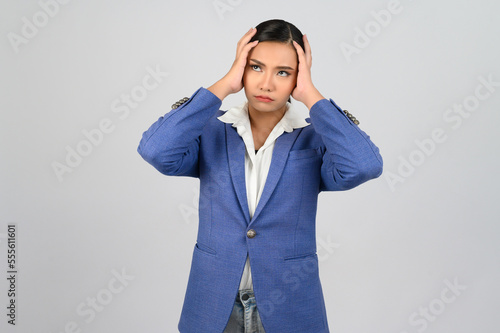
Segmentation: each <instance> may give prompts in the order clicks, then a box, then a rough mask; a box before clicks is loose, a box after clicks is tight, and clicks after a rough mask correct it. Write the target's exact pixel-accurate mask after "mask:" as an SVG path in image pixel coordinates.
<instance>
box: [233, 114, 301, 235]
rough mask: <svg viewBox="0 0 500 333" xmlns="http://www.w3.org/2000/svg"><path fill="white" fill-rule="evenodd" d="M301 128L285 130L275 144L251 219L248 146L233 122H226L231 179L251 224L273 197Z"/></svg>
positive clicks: (246, 217) (248, 222)
mask: <svg viewBox="0 0 500 333" xmlns="http://www.w3.org/2000/svg"><path fill="white" fill-rule="evenodd" d="M301 130H302V129H301V128H298V129H295V130H293V131H292V132H290V133H289V132H283V134H281V135H280V136H279V137H278V138H277V139H276V142H275V144H274V149H273V157H272V159H271V165H270V167H269V172H268V174H267V178H266V183H265V185H264V190H263V191H262V195H261V197H260V199H259V203H258V204H257V208H256V209H255V213H254V215H253V217H252V220H251V221H250V211H249V209H248V201H247V190H246V181H245V153H246V147H245V143H244V142H243V139H242V138H241V137H240V136H239V134H238V132H237V131H236V129H235V128H234V127H232V126H231V124H226V138H227V155H228V158H229V171H230V173H231V180H232V182H233V185H234V189H235V192H236V195H237V197H238V201H239V202H240V206H241V209H242V210H243V214H244V215H245V219H246V221H247V224H248V225H250V224H252V223H253V221H255V219H256V218H257V217H258V216H259V214H260V212H261V211H262V209H263V208H264V206H265V205H266V203H267V201H268V200H269V198H270V197H271V194H272V193H273V191H274V189H275V187H276V185H277V184H278V180H279V179H280V177H281V174H282V173H283V169H284V168H285V164H286V161H287V159H288V153H289V151H290V149H291V148H292V145H293V143H294V142H295V139H296V138H297V135H298V134H299V132H300V131H301Z"/></svg>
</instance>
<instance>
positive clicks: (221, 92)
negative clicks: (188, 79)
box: [207, 79, 231, 101]
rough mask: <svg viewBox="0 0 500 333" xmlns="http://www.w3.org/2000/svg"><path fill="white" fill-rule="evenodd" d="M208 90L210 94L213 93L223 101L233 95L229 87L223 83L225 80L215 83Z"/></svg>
mask: <svg viewBox="0 0 500 333" xmlns="http://www.w3.org/2000/svg"><path fill="white" fill-rule="evenodd" d="M207 89H208V90H209V91H210V92H212V93H213V94H214V95H215V96H217V97H218V98H219V99H220V100H221V101H222V100H224V98H226V97H227V96H228V95H230V94H231V92H230V91H229V88H228V85H227V84H226V83H225V82H224V81H223V79H220V80H219V81H217V82H215V83H214V84H213V85H211V86H210V87H208V88H207Z"/></svg>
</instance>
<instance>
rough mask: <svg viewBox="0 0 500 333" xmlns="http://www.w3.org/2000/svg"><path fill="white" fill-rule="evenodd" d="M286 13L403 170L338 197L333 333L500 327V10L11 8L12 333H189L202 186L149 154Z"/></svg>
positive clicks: (417, 4) (1, 228) (0, 170)
mask: <svg viewBox="0 0 500 333" xmlns="http://www.w3.org/2000/svg"><path fill="white" fill-rule="evenodd" d="M271 18H281V19H285V20H287V21H289V22H292V23H294V24H295V25H296V26H297V27H298V28H299V29H301V31H302V32H303V33H306V34H307V35H308V37H309V40H310V42H311V46H312V52H313V67H312V75H313V82H314V83H315V85H316V86H317V88H318V89H319V90H320V92H321V93H322V94H323V95H325V96H327V97H328V98H332V99H333V100H335V102H336V103H337V104H338V105H340V106H341V107H342V108H344V109H347V110H349V112H351V113H352V114H353V115H354V116H356V118H357V119H359V120H360V122H361V123H360V127H361V128H362V129H363V130H364V131H365V132H367V133H368V134H369V135H370V137H371V139H372V140H373V141H374V142H375V144H376V145H377V146H378V147H379V148H380V151H381V154H382V156H383V159H384V173H383V174H382V176H381V177H380V178H378V179H376V180H373V181H370V182H368V183H366V184H364V185H362V186H360V187H359V188H356V189H353V190H350V191H346V192H323V193H321V194H320V196H319V206H318V215H317V238H318V255H319V258H320V275H321V281H322V285H323V291H324V295H325V302H326V307H327V314H328V320H329V325H330V329H331V330H332V331H333V332H336V333H367V332H374V333H379V332H384V333H414V332H424V331H425V332H429V333H431V332H446V333H447V332H453V333H470V332H482V333H496V332H498V330H499V328H498V326H499V323H500V322H499V319H498V318H499V316H498V311H499V310H500V301H499V297H500V287H499V285H498V281H499V279H500V261H499V254H500V242H499V239H500V226H499V222H500V219H499V213H500V209H499V206H500V205H499V203H498V201H499V200H498V199H499V195H498V187H499V185H500V182H499V177H498V170H499V168H500V157H499V150H500V135H499V134H498V133H499V132H498V128H497V125H498V124H499V123H500V115H499V112H498V111H499V106H500V64H499V59H500V43H499V38H498V31H499V29H500V23H499V22H500V4H499V3H498V2H497V1H493V0H482V1H463V0H455V1H451V0H443V1H423V0H413V1H411V0H400V1H396V0H391V1H388V0H376V1H374V0H370V1H360V0H357V1H325V0H322V1H309V2H305V1H296V0H289V1H260V0H259V1H248V0H217V1H212V0H204V1H201V0H195V1H123V0H121V1H117V0H114V1H95V0H93V1H77V0H73V1H67V3H63V1H62V0H61V2H56V0H41V1H16V2H13V1H0V35H1V36H3V37H2V38H1V39H0V67H1V74H0V92H1V98H0V108H1V113H0V268H1V272H0V277H2V276H8V274H7V270H8V268H7V249H8V247H7V246H8V235H7V226H8V225H10V224H14V225H16V244H17V252H16V259H17V261H16V265H17V266H16V269H17V272H18V273H17V279H16V297H15V301H16V325H15V326H12V325H9V324H8V323H7V320H8V319H9V318H8V317H7V312H8V310H7V306H8V304H9V303H8V302H10V299H12V298H10V297H8V289H9V285H8V281H7V279H6V278H1V279H0V305H1V306H0V308H1V309H2V310H0V318H1V319H0V331H1V332H23V333H24V332H37V333H38V332H46V333H56V332H57V333H59V332H121V333H134V332H151V333H156V332H177V323H178V320H179V316H180V311H181V308H182V303H183V300H184V293H185V288H186V285H187V279H188V274H189V268H190V263H191V255H192V249H193V245H194V243H195V241H196V234H197V227H198V226H197V223H198V220H197V211H196V209H197V198H198V185H199V181H198V180H197V179H194V178H187V177H166V176H163V175H162V174H160V173H159V172H157V171H156V170H155V169H154V168H153V167H151V166H150V165H149V164H147V163H146V162H145V161H143V160H142V158H141V157H140V156H139V154H138V153H137V151H136V149H137V146H138V144H139V141H140V138H141V135H142V133H143V132H144V131H145V130H146V129H147V128H148V127H149V126H150V125H151V124H152V123H153V122H154V121H156V120H157V119H158V118H159V117H160V116H162V115H164V114H165V113H167V112H168V111H169V110H170V106H171V105H172V103H174V102H175V101H177V100H179V99H180V98H182V97H185V96H187V97H189V96H191V95H192V94H193V93H194V91H196V89H198V88H199V87H209V86H210V85H211V84H213V83H214V82H215V81H217V80H218V79H220V78H221V77H222V76H223V75H224V74H225V73H226V72H227V71H228V70H229V68H230V66H231V64H232V62H233V59H234V56H235V50H236V43H237V42H238V40H239V39H240V37H241V36H242V35H243V34H244V33H245V32H246V31H248V29H249V28H250V27H252V26H256V25H257V24H258V23H260V22H262V21H265V20H268V19H271ZM151 73H155V74H154V75H153V74H151ZM146 88H147V89H146ZM242 101H244V94H243V92H240V93H239V94H236V95H232V96H230V97H228V98H227V99H226V100H224V102H223V105H222V109H227V108H229V107H231V106H233V105H235V104H240V103H241V102H242ZM294 105H295V106H296V107H297V108H298V109H299V110H300V112H303V114H304V115H305V116H307V113H308V110H307V109H306V108H305V106H304V105H302V104H301V103H299V102H296V101H294ZM99 133H100V134H99ZM76 155H78V156H76Z"/></svg>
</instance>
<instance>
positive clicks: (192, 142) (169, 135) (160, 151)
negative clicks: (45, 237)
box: [137, 29, 258, 177]
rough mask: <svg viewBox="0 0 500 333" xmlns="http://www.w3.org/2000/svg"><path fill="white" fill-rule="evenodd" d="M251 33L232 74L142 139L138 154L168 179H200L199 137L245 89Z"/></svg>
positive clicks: (162, 120) (240, 45)
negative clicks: (231, 97) (229, 99)
mask: <svg viewBox="0 0 500 333" xmlns="http://www.w3.org/2000/svg"><path fill="white" fill-rule="evenodd" d="M255 32H256V30H255V29H250V30H249V31H248V32H247V33H246V34H245V35H244V36H243V37H242V38H241V39H240V41H239V42H238V46H237V51H236V59H235V61H234V63H233V65H232V67H231V69H230V70H229V72H228V73H227V74H226V75H225V76H224V77H223V78H222V79H220V80H219V81H217V82H216V83H215V84H213V85H212V86H210V87H209V88H208V89H204V88H200V89H198V90H197V91H196V92H195V93H194V94H193V96H191V98H189V99H188V101H187V102H185V103H184V104H182V105H181V106H180V107H178V108H177V109H174V110H172V111H170V112H169V113H167V114H166V115H165V116H163V117H160V118H159V119H158V120H157V121H156V122H155V123H154V124H153V125H151V127H150V128H149V129H148V130H147V131H146V132H144V134H143V135H142V139H141V142H140V144H139V147H138V149H137V151H138V152H139V154H140V155H141V156H142V157H143V158H144V159H145V160H146V161H147V162H148V163H150V164H151V165H153V166H154V167H155V168H156V169H157V170H158V171H160V172H161V173H163V174H165V175H172V176H190V177H198V176H199V170H198V152H199V148H200V146H199V144H200V135H201V133H202V130H203V127H205V125H206V124H207V122H208V120H209V119H210V118H211V117H212V116H213V115H214V114H215V113H216V112H217V111H218V110H219V108H220V106H221V104H222V100H223V99H224V98H226V97H227V96H228V95H229V94H233V93H236V92H238V91H240V90H241V89H242V88H243V80H242V79H243V73H244V70H245V66H246V63H247V56H248V53H249V51H250V50H251V49H252V48H253V47H254V46H256V45H257V43H258V41H255V42H252V43H248V42H249V41H250V39H251V38H252V36H253V35H254V34H255Z"/></svg>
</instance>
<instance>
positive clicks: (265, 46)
mask: <svg viewBox="0 0 500 333" xmlns="http://www.w3.org/2000/svg"><path fill="white" fill-rule="evenodd" d="M248 59H249V60H250V59H255V60H258V61H259V62H261V63H263V64H264V65H266V66H270V67H276V66H291V67H295V66H296V65H297V51H296V50H295V48H294V47H293V45H292V44H289V43H280V42H268V41H266V42H261V43H259V44H257V46H255V47H254V48H253V49H252V50H251V51H250V53H249V55H248Z"/></svg>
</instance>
